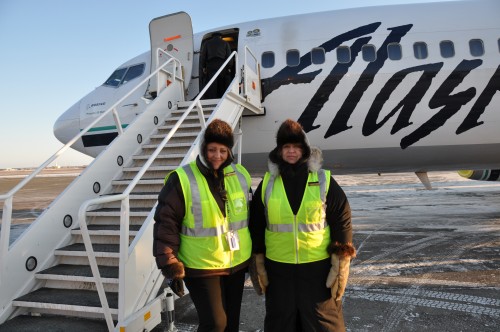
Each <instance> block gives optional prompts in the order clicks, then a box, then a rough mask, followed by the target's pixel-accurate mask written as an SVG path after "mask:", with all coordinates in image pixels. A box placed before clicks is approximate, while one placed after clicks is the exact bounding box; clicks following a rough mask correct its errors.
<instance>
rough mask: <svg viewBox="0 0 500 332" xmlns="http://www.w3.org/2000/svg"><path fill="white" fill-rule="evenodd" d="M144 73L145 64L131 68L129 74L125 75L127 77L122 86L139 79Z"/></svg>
mask: <svg viewBox="0 0 500 332" xmlns="http://www.w3.org/2000/svg"><path fill="white" fill-rule="evenodd" d="M142 73H144V64H143V63H141V64H140V65H135V66H132V67H130V68H129V69H128V70H127V73H126V74H125V77H124V78H123V81H122V84H125V83H127V82H128V81H131V80H133V79H134V78H136V77H139V76H141V75H142Z"/></svg>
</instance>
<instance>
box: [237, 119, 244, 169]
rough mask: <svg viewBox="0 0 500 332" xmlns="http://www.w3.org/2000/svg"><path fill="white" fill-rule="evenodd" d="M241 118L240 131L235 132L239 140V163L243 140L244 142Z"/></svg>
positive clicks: (239, 161) (239, 162)
mask: <svg viewBox="0 0 500 332" xmlns="http://www.w3.org/2000/svg"><path fill="white" fill-rule="evenodd" d="M241 120H242V118H241V117H240V119H239V120H238V131H237V132H235V135H236V136H237V141H238V164H241V154H242V142H243V131H242V130H241Z"/></svg>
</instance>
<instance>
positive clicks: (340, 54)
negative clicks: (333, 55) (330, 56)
mask: <svg viewBox="0 0 500 332" xmlns="http://www.w3.org/2000/svg"><path fill="white" fill-rule="evenodd" d="M337 61H338V62H339V63H349V62H351V50H350V48H349V47H347V46H339V47H337Z"/></svg>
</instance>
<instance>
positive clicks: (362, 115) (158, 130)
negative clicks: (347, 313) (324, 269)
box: [0, 0, 500, 331]
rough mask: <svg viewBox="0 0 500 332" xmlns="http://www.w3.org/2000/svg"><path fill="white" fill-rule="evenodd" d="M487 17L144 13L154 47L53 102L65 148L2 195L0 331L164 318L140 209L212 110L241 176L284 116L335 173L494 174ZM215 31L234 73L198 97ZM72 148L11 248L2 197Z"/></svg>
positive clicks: (497, 82) (462, 8)
mask: <svg viewBox="0 0 500 332" xmlns="http://www.w3.org/2000/svg"><path fill="white" fill-rule="evenodd" d="M499 13H500V2H498V1H497V0H475V1H470V0H469V1H467V0H458V1H447V2H435V3H425V4H405V5H388V6H372V7H365V8H353V9H342V10H335V11H329V12H319V13H311V14H301V15H295V16H289V17H281V18H275V19H263V20H258V21H252V22H246V23H240V24H232V25H227V26H223V27H219V28H215V29H211V30H208V31H204V32H200V33H196V34H193V33H192V24H191V19H190V17H189V15H188V14H187V13H184V12H179V13H175V14H171V15H166V16H162V17H158V18H155V19H153V20H152V21H151V22H150V25H149V30H150V37H151V50H150V51H147V52H144V53H143V54H140V55H138V56H136V57H134V58H132V59H131V60H129V61H127V62H125V63H124V64H122V65H120V66H119V67H118V68H117V69H116V70H114V71H113V72H112V74H111V75H110V76H109V78H108V79H107V80H106V81H105V82H104V84H103V85H102V86H100V87H98V88H96V89H95V90H94V91H92V92H90V93H89V94H88V95H86V96H85V97H83V98H82V99H81V100H79V101H77V102H76V103H75V104H74V105H73V106H72V107H71V108H70V109H68V110H67V111H66V112H64V113H63V114H62V115H61V116H60V117H59V118H58V120H57V121H56V123H55V124H54V134H55V135H56V137H57V138H58V139H59V140H60V141H61V142H63V143H65V146H64V147H63V148H61V150H59V151H58V152H56V153H55V154H54V155H53V156H52V157H50V158H49V159H48V160H47V161H46V162H44V163H43V164H42V165H41V166H40V167H39V168H37V169H36V170H35V171H34V172H33V173H32V174H31V175H30V176H28V177H27V178H25V179H24V180H22V181H21V182H19V184H17V185H16V187H14V188H13V189H12V190H11V191H9V193H7V194H0V202H3V210H2V228H1V230H0V327H1V328H3V327H5V328H6V330H9V329H8V327H7V326H6V325H5V324H7V325H8V324H9V323H10V322H12V323H13V324H14V325H18V324H20V323H21V322H25V323H26V324H28V325H29V324H36V323H34V320H36V319H38V318H40V319H47V320H50V319H52V318H54V316H55V318H54V319H57V321H59V320H58V319H59V318H60V316H64V317H65V318H68V319H67V321H70V322H73V321H74V319H70V318H71V317H75V316H76V317H79V318H81V319H82V322H85V323H87V324H88V323H89V321H83V318H89V319H94V318H98V319H99V321H98V322H96V321H92V323H95V324H100V325H101V326H102V325H103V320H102V318H103V317H104V320H105V323H104V327H105V328H107V329H108V330H109V331H123V330H126V331H144V330H151V329H152V328H153V327H154V326H156V325H157V324H159V322H161V317H160V316H161V313H165V311H168V314H169V315H170V316H172V313H171V312H170V311H171V310H173V298H172V296H173V295H172V293H170V294H169V293H168V290H167V288H168V287H164V286H162V283H163V279H164V278H163V277H162V276H161V272H160V271H159V270H158V269H157V267H156V264H155V262H154V258H153V256H152V255H151V254H150V253H151V248H152V245H153V244H152V242H153V238H152V233H153V232H152V229H153V226H154V220H153V213H152V212H153V211H154V210H153V209H154V206H155V204H156V201H157V193H158V192H159V190H161V187H162V186H163V184H164V178H165V175H166V174H167V173H168V172H169V171H171V170H172V169H175V168H176V167H178V166H179V165H182V164H183V163H184V164H185V163H186V162H189V161H191V160H193V159H194V157H195V156H196V154H197V153H198V151H199V141H200V140H199V134H200V132H201V130H202V129H203V127H204V126H205V124H206V121H209V120H210V119H213V118H214V117H220V118H221V119H223V120H226V121H227V122H229V123H230V124H231V125H232V127H233V128H234V129H235V133H236V136H237V140H236V141H237V142H238V143H237V145H236V147H237V148H238V150H237V154H235V155H236V156H237V158H238V161H241V162H242V163H243V164H244V166H245V167H246V168H247V169H248V170H249V171H250V173H251V175H252V176H257V175H258V174H262V173H263V172H265V171H266V168H267V157H268V153H269V151H271V150H272V149H273V148H274V147H275V144H276V143H275V134H276V130H277V128H278V126H279V125H280V124H281V123H282V122H283V121H284V120H285V119H287V118H291V119H294V120H297V121H299V122H300V123H301V124H302V126H303V128H304V130H305V131H306V132H307V136H308V139H309V141H310V143H311V144H312V145H315V146H317V147H319V148H320V149H322V150H323V158H324V168H326V169H332V170H333V172H334V174H335V173H336V174H341V173H386V172H409V171H411V172H415V173H416V174H417V175H418V176H419V178H420V180H421V181H422V182H423V183H424V185H426V187H430V183H429V181H428V178H427V176H426V174H427V173H426V172H428V171H441V170H459V169H464V170H481V171H479V172H477V174H479V173H480V172H483V173H484V172H489V174H490V175H492V174H497V175H498V172H497V171H496V170H498V169H500V154H498V153H497V152H498V151H499V148H500V131H499V130H498V127H499V123H500V112H498V111H497V108H498V105H500V93H497V92H499V90H500V56H499V55H500V21H499V20H498V14H499ZM216 32H219V33H221V34H222V35H223V37H224V38H225V39H226V40H227V41H228V42H229V43H230V45H231V47H232V50H233V51H234V52H233V53H232V55H231V58H230V59H228V60H226V62H225V66H231V67H230V69H233V70H231V72H232V74H233V75H234V78H233V81H232V82H231V83H230V84H229V86H228V88H227V90H226V92H225V94H224V95H223V96H222V98H220V99H215V100H214V99H208V100H204V99H203V100H202V98H203V97H204V93H205V92H206V90H207V88H208V86H209V85H210V84H211V83H212V82H213V79H211V80H208V82H207V79H206V77H204V76H203V72H202V70H200V66H199V60H200V59H199V57H200V50H201V48H202V47H203V43H204V42H205V41H206V40H207V39H208V38H211V37H212V35H213V34H214V33H216ZM222 70H224V69H223V68H221V69H220V70H219V74H220V73H221V72H222ZM209 106H210V107H211V110H208V107H209ZM170 140H172V141H170ZM70 146H71V147H72V148H74V149H75V150H78V151H80V152H83V153H85V154H87V155H89V156H93V157H96V158H95V159H94V160H93V161H92V163H90V164H89V165H88V166H87V167H86V168H85V170H84V171H83V172H82V173H81V174H80V175H79V176H78V177H77V178H75V180H74V181H73V182H72V183H71V184H70V185H69V186H68V187H67V188H66V189H65V190H64V191H63V192H62V193H61V194H60V195H59V196H58V197H57V198H56V199H55V200H54V201H53V202H52V203H51V204H50V206H49V207H48V208H47V209H46V210H44V212H43V213H42V214H41V215H40V216H39V217H38V218H37V219H36V220H35V221H34V222H33V223H32V224H30V227H29V228H28V229H27V230H26V232H25V233H23V234H22V235H21V236H19V237H18V238H17V239H16V240H15V242H14V243H12V244H11V245H9V242H8V241H9V232H10V225H11V219H12V210H13V203H12V202H13V199H14V195H15V194H16V193H17V192H18V191H19V190H20V189H21V188H22V187H23V186H24V185H25V184H26V183H27V182H28V181H30V180H31V179H32V178H34V177H35V176H36V175H37V174H38V173H39V172H40V171H41V170H42V169H43V168H45V167H47V166H48V165H50V164H51V163H52V162H53V161H55V160H56V159H57V157H58V156H59V155H60V154H61V153H63V152H64V151H65V150H66V149H68V148H69V147H70ZM490 170H491V171H490ZM464 174H465V173H464ZM470 174H474V172H472V173H470V172H469V173H467V174H466V175H468V176H471V177H473V175H470ZM145 175H147V176H145ZM488 177H491V178H492V176H488ZM101 273H103V275H102V276H101ZM162 290H163V292H162ZM169 295H170V296H169ZM87 299H88V300H87ZM82 303H83V304H82ZM45 314H48V315H45ZM170 316H169V317H170ZM17 319H20V320H17ZM170 323H171V322H169V324H170ZM10 330H12V329H10Z"/></svg>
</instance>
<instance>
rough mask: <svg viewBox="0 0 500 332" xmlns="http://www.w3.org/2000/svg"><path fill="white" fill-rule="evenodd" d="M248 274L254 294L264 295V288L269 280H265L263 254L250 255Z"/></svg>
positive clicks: (265, 272)
mask: <svg viewBox="0 0 500 332" xmlns="http://www.w3.org/2000/svg"><path fill="white" fill-rule="evenodd" d="M248 272H249V274H250V279H251V280H252V284H253V288H254V289H255V292H257V294H258V295H262V294H265V293H266V288H267V286H268V285H269V280H268V279H267V271H266V267H265V266H264V254H253V255H252V259H251V260H250V266H249V267H248Z"/></svg>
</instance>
